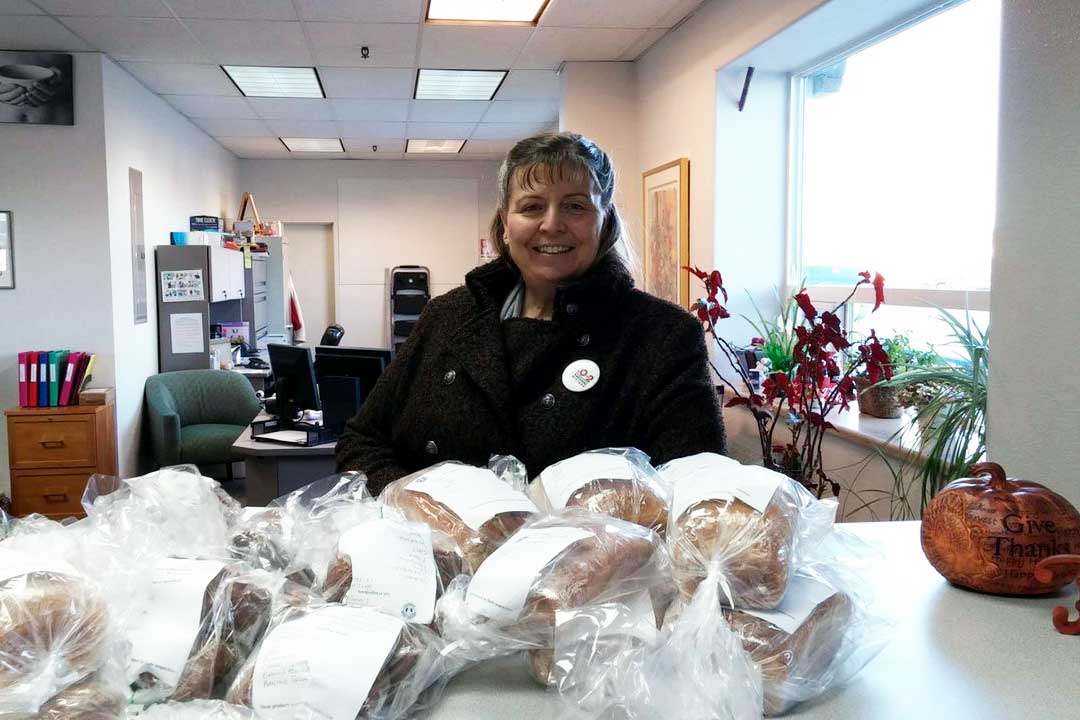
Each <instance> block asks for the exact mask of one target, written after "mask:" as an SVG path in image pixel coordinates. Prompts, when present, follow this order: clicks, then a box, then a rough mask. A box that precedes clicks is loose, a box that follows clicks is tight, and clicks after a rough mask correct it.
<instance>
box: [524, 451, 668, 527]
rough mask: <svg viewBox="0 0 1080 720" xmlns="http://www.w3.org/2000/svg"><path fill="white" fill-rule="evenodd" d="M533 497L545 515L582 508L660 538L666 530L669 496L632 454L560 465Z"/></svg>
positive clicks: (593, 454)
mask: <svg viewBox="0 0 1080 720" xmlns="http://www.w3.org/2000/svg"><path fill="white" fill-rule="evenodd" d="M529 495H530V497H532V498H533V500H534V501H536V503H537V505H539V506H540V507H541V508H542V509H544V510H559V509H562V508H564V507H581V508H585V509H586V510H590V511H592V512H595V513H600V514H602V515H610V516H611V517H614V518H618V519H620V520H626V521H627V522H632V523H637V524H638V525H642V526H644V527H647V528H649V529H650V530H654V531H656V532H657V533H659V534H660V535H661V536H662V535H663V534H664V532H665V531H666V529H667V523H668V504H669V502H670V498H671V493H670V491H669V490H668V488H667V486H666V485H665V483H664V480H663V478H662V477H661V476H660V474H659V473H658V472H657V471H656V470H654V469H653V467H652V465H650V464H649V457H648V456H647V455H645V453H643V452H641V451H640V450H637V449H634V448H609V449H605V450H590V451H589V452H585V453H581V454H580V455H575V456H574V457H571V458H567V459H566V460H562V461H561V462H557V463H555V464H554V465H551V466H550V467H548V468H547V469H545V470H544V471H543V472H542V473H540V475H539V476H538V477H537V478H536V480H534V481H533V482H532V484H531V485H530V487H529Z"/></svg>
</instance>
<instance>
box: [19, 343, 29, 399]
mask: <svg viewBox="0 0 1080 720" xmlns="http://www.w3.org/2000/svg"><path fill="white" fill-rule="evenodd" d="M29 354H30V353H28V352H21V353H19V407H26V403H27V399H26V382H27V380H29V378H28V377H27V368H26V358H27V356H28V355H29Z"/></svg>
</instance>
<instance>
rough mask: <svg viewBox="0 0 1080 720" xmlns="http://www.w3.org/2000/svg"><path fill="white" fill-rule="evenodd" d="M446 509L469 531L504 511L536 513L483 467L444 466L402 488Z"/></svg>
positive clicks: (524, 499) (448, 464)
mask: <svg viewBox="0 0 1080 720" xmlns="http://www.w3.org/2000/svg"><path fill="white" fill-rule="evenodd" d="M406 488H407V489H408V490H410V491H412V492H419V493H424V494H425V495H427V496H429V497H430V498H431V499H432V500H434V501H435V502H440V503H442V504H443V505H446V506H447V507H448V508H450V509H451V510H452V511H453V512H454V513H455V514H456V515H457V516H458V517H460V518H461V520H462V521H463V522H464V523H465V524H466V525H468V526H469V527H471V528H472V529H473V530H479V529H480V527H481V526H482V525H483V524H484V523H486V522H487V521H488V520H490V519H491V518H493V517H495V516H496V515H498V514H500V513H506V512H526V513H534V512H537V509H536V505H535V504H533V501H532V500H530V499H529V498H528V497H526V496H525V494H524V493H521V492H518V491H517V490H515V489H514V488H512V487H510V486H509V485H508V484H506V483H505V482H503V481H502V480H500V479H499V478H498V477H496V476H495V473H493V472H491V471H490V470H488V469H487V468H478V467H473V466H471V465H459V464H457V463H444V464H442V465H437V466H435V467H433V468H431V469H430V470H427V471H425V472H424V474H423V475H421V476H420V477H418V478H416V479H415V480H412V481H411V482H409V484H408V485H406Z"/></svg>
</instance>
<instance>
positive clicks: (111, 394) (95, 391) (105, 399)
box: [79, 387, 116, 405]
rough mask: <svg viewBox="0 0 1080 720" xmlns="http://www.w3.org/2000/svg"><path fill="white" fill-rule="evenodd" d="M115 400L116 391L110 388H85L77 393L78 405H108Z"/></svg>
mask: <svg viewBox="0 0 1080 720" xmlns="http://www.w3.org/2000/svg"><path fill="white" fill-rule="evenodd" d="M115 399H116V391H115V390H114V389H113V388H111V387H102V388H87V389H86V390H83V391H82V392H81V393H79V404H80V405H108V404H109V403H111V402H114V401H115Z"/></svg>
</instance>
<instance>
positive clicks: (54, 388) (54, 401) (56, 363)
mask: <svg viewBox="0 0 1080 720" xmlns="http://www.w3.org/2000/svg"><path fill="white" fill-rule="evenodd" d="M67 356H68V351H67V350H53V351H52V352H50V353H49V406H50V407H56V406H57V405H59V404H60V377H61V376H60V372H61V370H62V369H63V367H64V362H66V360H67Z"/></svg>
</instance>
